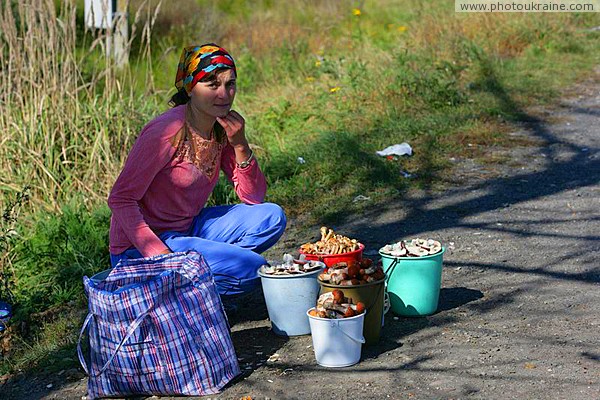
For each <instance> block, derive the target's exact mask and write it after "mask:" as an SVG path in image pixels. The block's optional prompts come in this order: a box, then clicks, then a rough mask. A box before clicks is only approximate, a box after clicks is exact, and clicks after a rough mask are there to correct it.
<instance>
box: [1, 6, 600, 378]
mask: <svg viewBox="0 0 600 400" xmlns="http://www.w3.org/2000/svg"><path fill="white" fill-rule="evenodd" d="M13 3H14V7H13V8H14V9H15V13H17V12H18V6H17V5H16V2H13ZM13 3H11V4H13ZM78 3H83V2H81V1H80V2H78ZM185 3H186V7H188V6H189V8H188V10H191V11H190V12H189V13H186V14H185V15H182V14H181V13H175V12H174V11H173V8H171V7H166V6H165V4H164V3H161V4H162V8H161V12H160V13H158V14H155V13H154V9H153V8H151V7H149V6H148V5H149V4H150V5H157V4H159V1H151V2H149V3H148V2H143V1H141V0H139V1H138V0H136V1H134V2H132V13H131V14H132V17H131V19H132V23H134V26H136V27H137V28H136V32H137V33H136V34H135V35H132V36H133V40H132V57H131V61H130V66H129V67H128V68H125V69H124V70H122V71H118V70H117V69H115V68H114V66H113V65H111V64H110V63H107V62H106V61H105V60H104V58H103V49H102V43H103V40H102V38H101V37H98V36H95V35H96V34H101V33H102V32H89V31H88V32H86V31H83V30H82V29H81V28H80V26H81V23H82V20H83V16H82V13H81V9H82V8H81V7H79V8H77V9H75V8H70V6H69V4H71V3H69V2H64V6H63V7H62V9H61V10H60V13H59V14H58V16H57V18H56V19H54V21H56V20H61V21H63V22H62V23H61V24H58V23H57V24H56V26H55V25H52V24H51V23H48V22H47V21H48V20H49V19H48V18H47V15H50V14H51V13H52V11H51V10H50V8H49V7H48V5H47V2H44V1H41V0H38V1H37V3H36V5H37V7H38V8H37V10H38V14H36V13H35V12H34V10H33V8H32V9H26V8H22V10H21V14H19V15H20V17H19V18H17V19H18V20H19V21H21V22H19V23H16V22H14V20H13V19H11V18H9V16H8V14H7V13H6V10H4V11H5V13H4V14H2V17H0V28H1V29H0V30H1V31H2V32H3V33H4V34H3V35H0V51H1V52H2V54H3V55H6V56H7V58H5V59H6V60H11V63H21V64H22V65H24V68H22V70H19V71H16V70H14V69H10V70H9V67H7V66H6V65H7V64H2V67H1V68H0V84H1V87H2V89H1V92H0V103H1V104H2V105H3V110H4V112H3V114H2V115H1V116H0V130H1V131H2V132H3V135H2V139H0V143H1V144H2V146H0V168H1V170H2V174H1V175H0V188H1V189H2V197H1V198H0V205H1V206H2V207H4V208H6V206H7V204H8V201H9V199H10V198H12V197H14V195H15V194H16V193H18V192H19V191H20V190H21V189H22V188H23V187H24V186H26V185H29V186H31V190H30V192H31V196H30V198H31V199H30V201H29V202H28V203H27V204H26V205H25V206H24V207H23V210H24V212H23V213H21V214H20V215H19V217H18V220H17V223H16V224H14V226H13V227H11V229H12V230H13V231H14V232H16V235H13V236H11V238H12V239H11V242H10V243H11V245H10V246H8V247H6V248H3V250H2V254H1V256H2V257H1V258H0V259H1V260H2V265H1V268H0V269H1V271H0V272H2V273H3V274H4V275H5V276H7V278H6V279H5V283H8V286H9V289H10V292H11V296H12V297H11V300H12V301H13V304H14V305H15V316H14V324H13V327H12V328H11V330H10V336H9V337H10V338H12V341H11V343H12V344H11V349H10V351H9V352H7V353H3V357H2V361H1V362H0V371H2V372H14V371H17V370H20V369H27V368H30V367H33V366H40V365H46V364H48V363H51V362H52V361H51V360H52V359H53V357H51V355H52V354H63V353H61V352H62V351H64V352H66V353H68V352H70V351H72V348H73V343H74V336H73V335H74V334H73V332H74V330H76V329H75V328H76V327H77V326H78V324H79V322H80V321H79V320H78V318H79V319H80V318H81V315H82V314H80V313H78V312H79V310H81V308H83V306H84V297H83V289H82V285H81V278H82V276H83V275H88V276H89V275H91V274H93V273H96V272H99V271H101V270H103V269H105V268H107V267H108V253H107V246H108V225H109V217H110V212H109V210H108V208H107V207H106V205H105V199H106V197H107V195H108V192H109V190H110V187H111V185H112V183H113V182H114V180H115V178H116V176H117V174H118V173H119V170H120V168H121V165H122V164H123V162H124V159H125V157H126V155H127V152H128V150H129V148H130V147H131V145H132V144H133V141H134V140H135V137H136V135H137V132H138V131H139V130H140V129H141V128H142V126H143V125H144V124H145V123H146V122H147V121H149V120H150V119H151V118H152V117H153V116H154V115H156V114H158V113H160V112H162V111H164V110H166V109H167V107H168V106H167V100H168V98H169V96H170V95H171V94H172V93H173V89H172V86H173V82H172V80H173V75H174V68H175V65H176V63H177V61H178V58H179V52H180V49H181V47H182V46H183V45H187V44H190V43H200V42H207V41H216V42H218V43H222V44H223V46H224V47H226V48H228V49H229V50H230V51H231V52H232V54H233V55H234V56H235V57H236V61H237V64H238V72H239V92H238V97H237V100H236V106H235V107H236V109H238V110H239V111H240V112H241V113H242V114H243V115H244V116H245V118H246V120H247V134H248V137H249V140H250V142H251V143H252V146H253V148H254V150H255V152H256V154H257V158H258V159H259V160H260V163H261V166H262V168H263V170H264V172H265V174H266V176H267V179H268V182H269V194H268V198H267V200H268V201H273V202H276V203H279V204H281V205H282V206H283V207H284V208H285V209H286V212H287V213H288V215H290V216H291V217H300V216H301V217H302V221H303V222H302V223H303V224H306V225H310V224H323V223H327V224H335V223H336V221H339V220H340V218H342V217H343V216H346V215H351V214H352V213H359V212H360V211H361V209H362V208H363V207H365V204H364V203H360V202H356V203H354V202H353V201H352V200H353V199H354V198H355V197H356V196H357V195H363V196H368V197H370V198H371V202H369V204H370V205H371V206H372V205H377V204H381V203H383V202H385V201H389V200H390V199H393V198H395V197H397V196H402V194H403V193H404V192H405V191H406V190H408V189H410V188H414V187H421V188H437V187H440V186H441V185H443V184H444V181H445V177H446V175H447V174H448V173H449V170H450V168H451V163H450V161H449V159H450V158H451V157H479V158H481V159H482V160H486V159H487V160H489V158H488V156H487V155H486V153H485V152H484V151H483V150H482V149H484V148H486V147H496V148H504V147H510V146H518V145H527V142H526V141H524V140H523V139H518V138H515V137H512V136H508V135H506V133H507V132H508V131H510V130H511V129H513V128H514V126H515V125H514V124H515V123H518V122H520V121H522V120H523V119H524V118H527V115H526V113H525V112H524V110H525V109H526V107H528V106H532V105H538V104H548V103H551V102H552V101H553V100H554V99H555V98H556V97H557V96H558V95H560V93H561V91H562V90H564V88H565V87H568V86H569V85H571V84H573V83H574V82H577V81H578V80H581V79H583V78H584V77H586V76H588V75H590V74H591V71H592V69H593V67H594V66H596V65H598V64H599V63H600V52H599V50H600V41H599V40H598V39H599V38H600V33H599V32H595V31H590V30H589V28H591V27H593V26H597V25H600V21H598V18H597V17H596V16H595V15H575V14H552V15H548V14H527V15H517V14H493V15H480V14H468V15H467V14H464V15H458V14H454V11H453V2H451V1H444V2H440V1H433V0H430V1H416V0H412V1H402V2H400V1H392V0H385V1H381V2H377V3H376V4H371V3H369V4H367V5H365V6H364V8H363V9H361V13H360V15H358V16H357V15H353V12H352V9H353V8H356V7H359V6H360V4H362V2H356V3H345V2H341V1H338V2H336V1H332V2H321V1H309V0H293V1H290V2H286V3H285V4H284V3H278V2H272V1H267V0H264V1H258V2H254V1H252V2H251V1H246V0H228V1H218V2H217V1H211V0H202V1H197V2H195V1H192V0H185ZM79 5H81V4H79ZM19 7H23V6H22V5H21V6H19ZM182 7H183V6H182ZM40 13H41V14H40ZM194 13H196V14H198V15H202V21H203V23H202V24H199V23H198V18H196V17H194ZM39 15H44V16H46V18H38V16H39ZM155 16H156V19H154V17H155ZM28 18H29V19H28ZM42 22H43V23H42ZM75 22H77V23H78V24H79V25H77V24H75ZM26 24H30V26H29V27H30V28H31V29H33V30H34V31H35V32H36V34H35V35H31V36H30V37H29V39H28V40H25V41H24V40H20V39H19V37H23V36H24V33H25V32H26V30H25V29H24V27H25V25H26ZM20 35H21V36H20ZM36 38H37V39H36ZM47 38H54V39H53V40H54V42H51V43H52V44H53V45H52V46H48V45H47V43H46V41H47ZM36 40H37V41H36ZM40 41H43V46H46V47H45V48H43V49H40V48H39V47H40V46H41V42H40ZM55 42H56V43H55ZM90 48H91V49H90ZM22 53H23V54H32V55H35V56H36V57H37V62H38V64H34V63H33V61H32V60H35V59H36V57H33V58H30V59H26V58H22V56H21V54H22ZM40 65H41V68H42V69H43V76H41V77H36V76H34V75H32V73H31V71H32V70H36V68H40ZM42 81H43V82H44V85H42V84H40V83H39V82H42ZM4 132H7V133H8V135H5V134H4ZM404 141H406V142H408V143H410V144H411V146H412V147H413V149H414V155H413V156H412V157H410V158H401V159H399V160H388V159H386V158H381V157H378V156H377V155H376V154H375V151H376V150H380V149H383V148H385V147H387V146H388V145H391V144H395V143H401V142H404ZM469 144H471V145H473V146H469ZM302 160H303V161H304V162H302ZM401 171H406V172H408V173H410V174H412V175H413V176H414V177H413V178H411V179H406V178H404V177H403V175H402V174H401ZM235 201H236V197H235V195H234V193H233V191H232V189H231V186H230V185H228V184H227V183H226V182H225V181H224V179H223V178H222V179H221V180H220V182H219V184H218V186H217V188H216V189H215V191H214V192H213V195H212V197H211V199H210V200H209V203H208V205H213V204H224V203H231V202H235ZM56 310H63V311H60V312H55V311H56ZM67 310H69V311H67ZM17 327H18V328H17ZM53 327H54V328H53ZM61 349H62V350H61ZM56 352H58V353H56ZM63 358H65V357H63ZM66 358H69V357H66ZM61 359H62V358H61ZM71 362H72V363H75V361H71ZM61 365H62V364H61Z"/></svg>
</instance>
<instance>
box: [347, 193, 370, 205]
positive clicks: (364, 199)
mask: <svg viewBox="0 0 600 400" xmlns="http://www.w3.org/2000/svg"><path fill="white" fill-rule="evenodd" d="M369 200H371V198H370V197H367V196H363V195H362V194H359V195H358V196H356V197H355V198H354V199H353V200H352V202H353V203H357V202H359V201H369Z"/></svg>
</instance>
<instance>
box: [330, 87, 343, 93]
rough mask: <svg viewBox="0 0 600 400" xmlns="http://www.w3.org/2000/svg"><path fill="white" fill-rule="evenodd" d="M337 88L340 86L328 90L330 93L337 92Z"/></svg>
mask: <svg viewBox="0 0 600 400" xmlns="http://www.w3.org/2000/svg"><path fill="white" fill-rule="evenodd" d="M338 90H340V88H339V86H336V87H332V88H331V89H329V92H330V93H335V92H337V91H338Z"/></svg>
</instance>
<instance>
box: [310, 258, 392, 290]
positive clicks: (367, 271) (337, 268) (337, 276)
mask: <svg viewBox="0 0 600 400" xmlns="http://www.w3.org/2000/svg"><path fill="white" fill-rule="evenodd" d="M383 278H385V274H384V273H383V269H382V268H381V266H380V265H373V261H372V260H371V259H370V258H363V259H362V260H360V261H351V262H339V263H337V264H333V265H332V266H331V267H329V268H325V270H324V271H323V272H322V273H321V274H320V275H319V280H320V281H321V282H325V283H331V284H334V285H341V286H354V285H362V284H365V283H369V282H375V281H379V280H381V279H383Z"/></svg>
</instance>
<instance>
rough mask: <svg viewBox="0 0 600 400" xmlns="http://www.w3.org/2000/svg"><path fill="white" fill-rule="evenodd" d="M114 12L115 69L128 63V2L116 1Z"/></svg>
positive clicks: (126, 0) (124, 0) (125, 0)
mask: <svg viewBox="0 0 600 400" xmlns="http://www.w3.org/2000/svg"><path fill="white" fill-rule="evenodd" d="M115 3H116V12H115V13H114V14H113V44H114V58H115V64H116V65H117V67H119V68H120V67H123V66H125V65H127V63H128V62H129V51H128V50H129V47H128V45H127V44H128V41H129V26H128V24H127V17H128V15H129V13H128V10H127V8H128V6H129V0H121V1H119V0H116V1H115Z"/></svg>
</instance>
